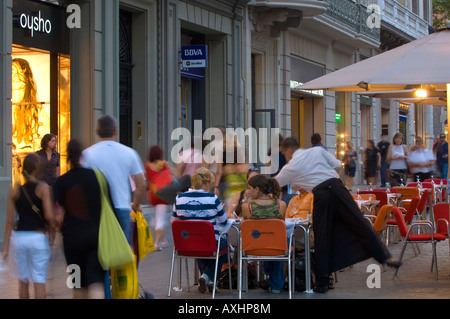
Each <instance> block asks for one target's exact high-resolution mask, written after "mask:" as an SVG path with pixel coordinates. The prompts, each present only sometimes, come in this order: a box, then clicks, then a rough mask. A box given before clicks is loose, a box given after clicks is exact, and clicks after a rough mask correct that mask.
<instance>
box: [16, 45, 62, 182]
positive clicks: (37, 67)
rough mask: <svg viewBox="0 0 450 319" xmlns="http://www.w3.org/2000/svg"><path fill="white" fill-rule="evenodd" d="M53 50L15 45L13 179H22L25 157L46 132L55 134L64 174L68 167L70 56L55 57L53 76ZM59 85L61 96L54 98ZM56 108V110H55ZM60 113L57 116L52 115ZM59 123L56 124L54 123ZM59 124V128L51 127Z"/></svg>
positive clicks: (37, 147) (39, 147)
mask: <svg viewBox="0 0 450 319" xmlns="http://www.w3.org/2000/svg"><path fill="white" fill-rule="evenodd" d="M51 60H52V59H51V55H50V53H45V52H40V51H34V50H30V49H26V48H22V47H14V48H13V55H12V108H13V109H12V142H13V144H12V149H13V154H12V156H13V174H12V175H13V183H14V184H17V183H21V182H23V180H22V179H21V171H22V169H21V163H22V161H23V159H24V157H25V156H26V155H27V154H29V153H31V152H36V151H38V150H40V149H41V146H40V144H41V139H42V137H43V136H44V135H45V134H47V133H53V134H56V135H57V137H58V149H57V151H58V152H60V153H62V154H61V174H62V173H64V172H66V171H67V167H66V158H67V156H66V154H65V152H66V151H65V145H67V142H68V140H69V138H70V98H69V96H70V59H69V58H64V57H62V56H60V57H59V58H58V59H56V61H57V64H58V65H56V66H53V67H56V68H57V69H58V78H57V79H52V78H51V72H50V70H51V68H52V65H51V64H52V62H51ZM54 89H56V90H57V96H58V100H57V101H55V102H53V101H52V98H51V96H52V93H51V91H52V90H54ZM55 111H56V112H55ZM52 114H57V116H52ZM55 124H56V126H55ZM54 127H56V128H57V129H56V130H55V129H53V131H52V128H54Z"/></svg>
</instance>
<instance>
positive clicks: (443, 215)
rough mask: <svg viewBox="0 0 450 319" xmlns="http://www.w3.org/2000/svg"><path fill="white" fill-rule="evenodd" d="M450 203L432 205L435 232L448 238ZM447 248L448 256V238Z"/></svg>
mask: <svg viewBox="0 0 450 319" xmlns="http://www.w3.org/2000/svg"><path fill="white" fill-rule="evenodd" d="M449 206H450V204H449V203H438V204H436V205H434V207H433V215H434V224H435V225H436V232H437V233H438V234H442V235H444V236H445V237H447V238H449V234H450V207H449ZM448 250H449V256H450V239H449V242H448Z"/></svg>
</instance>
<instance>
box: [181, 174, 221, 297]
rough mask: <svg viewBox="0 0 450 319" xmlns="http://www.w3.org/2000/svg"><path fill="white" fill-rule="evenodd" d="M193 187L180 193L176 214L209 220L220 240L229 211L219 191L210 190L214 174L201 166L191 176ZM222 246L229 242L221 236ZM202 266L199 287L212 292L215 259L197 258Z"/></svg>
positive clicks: (201, 289) (183, 218)
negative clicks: (224, 206) (226, 210)
mask: <svg viewBox="0 0 450 319" xmlns="http://www.w3.org/2000/svg"><path fill="white" fill-rule="evenodd" d="M191 183H192V187H193V188H190V189H189V190H188V191H187V192H185V193H181V194H179V195H178V196H177V198H176V200H175V204H174V211H173V217H174V218H175V219H177V218H178V219H182V220H198V221H209V222H211V223H212V224H213V225H214V230H215V233H216V241H218V240H219V234H220V229H219V225H222V226H223V225H225V224H226V223H227V214H226V213H225V212H224V210H223V205H222V202H221V201H220V199H219V198H218V197H217V195H215V194H212V193H209V192H208V191H209V190H210V189H211V186H212V185H214V175H213V174H212V173H211V172H210V171H209V170H208V169H207V168H205V167H201V168H199V169H198V170H197V171H195V173H194V174H193V175H192V176H191ZM220 245H221V247H220V250H221V251H222V250H224V249H225V248H226V247H227V245H228V243H227V241H226V240H221V242H220ZM226 259H227V256H226V254H224V255H222V256H221V257H220V258H219V264H218V266H217V267H218V268H217V269H218V271H220V270H221V269H222V265H223V263H224V261H226ZM197 265H198V269H199V271H200V273H201V277H200V279H199V280H198V291H200V292H201V293H204V292H205V291H206V289H207V288H208V290H209V291H210V292H212V287H213V281H212V279H213V278H214V266H215V260H213V259H197Z"/></svg>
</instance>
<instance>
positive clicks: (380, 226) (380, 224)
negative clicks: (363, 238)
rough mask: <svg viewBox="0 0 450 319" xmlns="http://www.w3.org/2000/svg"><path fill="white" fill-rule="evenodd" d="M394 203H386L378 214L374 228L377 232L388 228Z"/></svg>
mask: <svg viewBox="0 0 450 319" xmlns="http://www.w3.org/2000/svg"><path fill="white" fill-rule="evenodd" d="M393 207H394V206H393V205H384V206H383V207H381V209H380V211H379V212H378V214H377V218H376V219H375V222H374V223H373V229H374V230H375V232H376V233H377V234H379V233H381V232H382V231H383V230H385V229H386V224H387V221H388V219H389V216H390V215H391V212H392V208H393Z"/></svg>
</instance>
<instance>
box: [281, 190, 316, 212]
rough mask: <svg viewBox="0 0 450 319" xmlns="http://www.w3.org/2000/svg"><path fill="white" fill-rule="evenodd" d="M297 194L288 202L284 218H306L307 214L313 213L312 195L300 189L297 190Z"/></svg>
mask: <svg viewBox="0 0 450 319" xmlns="http://www.w3.org/2000/svg"><path fill="white" fill-rule="evenodd" d="M298 190H299V192H300V193H299V194H298V195H295V196H294V197H293V198H292V199H291V200H290V202H289V205H288V208H287V210H286V218H303V219H307V218H308V212H311V213H312V211H313V203H314V195H313V194H312V193H310V192H308V191H306V190H304V189H302V188H298Z"/></svg>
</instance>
